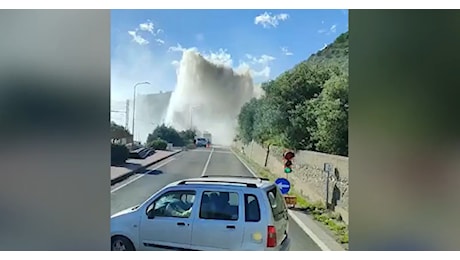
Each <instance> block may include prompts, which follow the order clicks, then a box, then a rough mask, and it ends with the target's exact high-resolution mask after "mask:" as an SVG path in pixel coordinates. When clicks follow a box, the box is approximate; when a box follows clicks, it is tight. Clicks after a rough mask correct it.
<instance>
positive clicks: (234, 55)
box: [111, 10, 348, 100]
mask: <svg viewBox="0 0 460 260" xmlns="http://www.w3.org/2000/svg"><path fill="white" fill-rule="evenodd" d="M345 31H348V12H347V11H346V10H113V11H112V17H111V59H112V61H111V64H112V83H111V84H112V87H111V89H112V99H115V100H123V99H126V98H131V97H132V85H134V84H135V83H136V82H140V81H149V82H151V83H152V85H151V86H142V87H139V90H138V91H139V93H140V94H142V93H155V92H158V91H160V90H162V91H169V90H173V89H174V87H175V83H176V66H177V63H178V61H180V59H181V55H182V53H181V51H183V50H184V49H188V48H195V49H196V50H197V51H199V52H200V53H202V54H203V56H204V57H206V58H207V59H208V60H211V61H213V62H215V63H223V64H226V65H228V66H231V67H233V68H234V69H235V70H237V71H238V70H239V69H241V68H249V69H250V70H251V72H252V75H253V79H254V82H255V83H261V82H263V81H266V80H269V79H274V78H276V77H277V76H278V75H279V74H281V73H282V72H284V71H286V70H288V69H290V68H292V67H293V66H295V65H296V64H297V63H299V62H301V61H303V60H305V59H307V58H308V57H309V56H310V55H311V54H313V53H315V52H317V51H318V50H320V49H322V48H323V47H324V46H325V45H326V44H330V43H331V42H333V41H334V39H335V38H336V37H337V36H338V35H340V34H341V33H343V32H345Z"/></svg>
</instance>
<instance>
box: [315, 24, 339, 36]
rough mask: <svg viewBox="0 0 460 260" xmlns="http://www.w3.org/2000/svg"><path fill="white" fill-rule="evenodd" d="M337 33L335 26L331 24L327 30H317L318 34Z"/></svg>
mask: <svg viewBox="0 0 460 260" xmlns="http://www.w3.org/2000/svg"><path fill="white" fill-rule="evenodd" d="M336 32H337V24H333V25H332V26H331V27H330V28H329V29H325V28H321V29H319V30H318V33H319V34H326V35H330V34H332V33H336Z"/></svg>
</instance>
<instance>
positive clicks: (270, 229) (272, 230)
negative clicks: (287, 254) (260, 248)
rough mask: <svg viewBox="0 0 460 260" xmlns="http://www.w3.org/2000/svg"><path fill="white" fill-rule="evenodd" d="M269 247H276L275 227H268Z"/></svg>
mask: <svg viewBox="0 0 460 260" xmlns="http://www.w3.org/2000/svg"><path fill="white" fill-rule="evenodd" d="M267 247H276V229H275V227H274V226H268V230H267Z"/></svg>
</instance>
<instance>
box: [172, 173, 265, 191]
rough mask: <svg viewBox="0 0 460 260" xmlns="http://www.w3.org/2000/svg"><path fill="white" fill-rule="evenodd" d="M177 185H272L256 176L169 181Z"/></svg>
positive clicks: (261, 186) (206, 177)
mask: <svg viewBox="0 0 460 260" xmlns="http://www.w3.org/2000/svg"><path fill="white" fill-rule="evenodd" d="M177 185H198V186H202V185H225V186H228V185H230V186H241V185H246V187H250V188H266V187H269V186H272V185H273V183H271V182H270V181H269V180H268V179H265V178H256V177H253V176H216V175H214V176H202V177H200V178H191V179H184V180H180V181H176V182H174V183H171V186H177Z"/></svg>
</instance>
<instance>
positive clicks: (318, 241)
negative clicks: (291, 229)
mask: <svg viewBox="0 0 460 260" xmlns="http://www.w3.org/2000/svg"><path fill="white" fill-rule="evenodd" d="M288 214H289V216H290V217H291V218H292V220H294V222H295V223H297V225H299V227H300V228H301V229H302V230H303V232H305V233H306V234H307V235H308V236H309V237H310V238H311V240H313V242H315V243H316V244H317V245H318V247H319V248H321V250H323V251H332V250H331V249H330V248H329V247H327V246H326V244H324V242H323V241H321V239H320V238H319V237H318V236H317V235H316V234H315V233H313V231H312V230H311V229H310V228H309V227H307V225H305V224H304V223H303V222H302V220H300V219H299V218H298V217H297V216H296V215H294V213H291V210H289V211H288Z"/></svg>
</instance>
